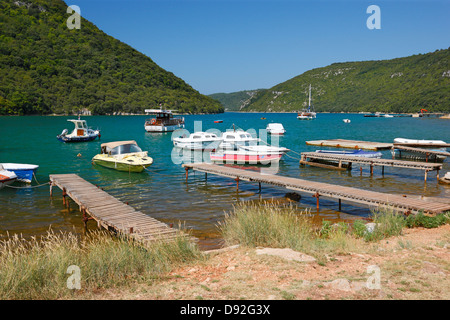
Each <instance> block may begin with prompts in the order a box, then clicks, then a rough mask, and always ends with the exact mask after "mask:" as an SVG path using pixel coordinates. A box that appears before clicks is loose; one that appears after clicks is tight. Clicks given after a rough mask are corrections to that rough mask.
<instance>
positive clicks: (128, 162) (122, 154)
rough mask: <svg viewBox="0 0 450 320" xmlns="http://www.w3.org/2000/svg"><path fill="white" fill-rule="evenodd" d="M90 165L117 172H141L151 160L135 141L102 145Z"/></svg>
mask: <svg viewBox="0 0 450 320" xmlns="http://www.w3.org/2000/svg"><path fill="white" fill-rule="evenodd" d="M92 163H93V164H96V165H100V166H103V167H106V168H111V169H115V170H118V171H127V172H142V171H144V170H145V168H147V167H149V166H150V165H151V164H152V163H153V159H152V158H151V157H149V156H148V152H147V151H142V149H141V148H140V147H139V146H138V145H137V143H136V141H134V140H129V141H115V142H108V143H102V145H101V153H100V154H97V155H96V156H95V157H94V158H92Z"/></svg>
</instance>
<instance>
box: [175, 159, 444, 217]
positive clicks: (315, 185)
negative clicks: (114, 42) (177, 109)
mask: <svg viewBox="0 0 450 320" xmlns="http://www.w3.org/2000/svg"><path fill="white" fill-rule="evenodd" d="M183 167H184V168H185V169H186V173H187V172H188V170H189V169H192V170H194V171H200V172H204V173H211V174H215V175H219V176H223V177H228V178H232V179H235V180H236V181H239V180H244V181H252V182H258V183H267V184H272V185H276V186H281V187H284V188H286V189H290V190H295V191H299V192H306V193H311V194H313V195H317V196H325V197H329V198H334V199H339V200H345V201H349V202H353V203H359V204H363V205H369V206H374V207H385V208H394V209H397V210H402V211H405V212H410V213H417V212H419V211H424V212H428V213H432V214H437V213H442V212H445V211H449V210H450V204H446V203H436V202H428V201H425V200H420V199H415V198H408V197H404V196H402V195H395V194H387V193H381V192H374V191H369V190H363V189H357V188H352V187H345V186H338V185H333V184H329V183H323V182H314V181H309V180H304V179H298V178H291V177H284V176H278V175H272V174H262V173H259V172H255V171H249V170H243V169H237V168H231V167H227V166H220V165H215V164H208V163H192V164H183ZM318 203H319V200H318V197H317V204H318Z"/></svg>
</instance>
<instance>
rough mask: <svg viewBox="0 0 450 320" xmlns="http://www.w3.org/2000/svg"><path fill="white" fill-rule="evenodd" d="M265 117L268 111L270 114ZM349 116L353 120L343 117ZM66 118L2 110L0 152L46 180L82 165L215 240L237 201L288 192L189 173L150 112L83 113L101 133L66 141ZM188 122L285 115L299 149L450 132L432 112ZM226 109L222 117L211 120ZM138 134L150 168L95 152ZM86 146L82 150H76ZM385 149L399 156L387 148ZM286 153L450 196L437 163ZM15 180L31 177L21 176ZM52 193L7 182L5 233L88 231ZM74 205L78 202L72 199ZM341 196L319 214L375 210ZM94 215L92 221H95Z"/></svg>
mask: <svg viewBox="0 0 450 320" xmlns="http://www.w3.org/2000/svg"><path fill="white" fill-rule="evenodd" d="M261 117H266V118H267V119H265V120H262V119H261ZM344 118H349V119H350V120H351V123H350V124H345V123H343V122H342V119H344ZM66 119H74V117H40V116H29V117H0V133H1V134H0V162H15V163H32V164H38V165H39V169H38V171H37V180H38V182H39V183H44V182H47V181H48V180H49V174H52V173H53V174H56V173H77V174H79V175H80V176H81V177H82V178H84V179H86V180H88V181H89V182H91V183H93V184H96V185H99V186H101V187H102V188H104V190H105V191H106V192H108V193H110V194H111V195H113V196H115V197H116V198H118V199H120V200H121V201H123V202H128V203H129V204H130V205H132V206H133V207H134V208H136V209H137V210H140V211H142V212H144V213H146V214H148V215H150V216H152V217H154V218H156V219H159V220H162V221H164V222H167V223H174V225H178V223H179V222H180V221H181V222H182V223H183V224H184V225H185V226H186V227H188V228H191V229H192V230H193V233H194V235H195V236H198V237H199V238H200V239H201V244H202V245H203V246H205V247H208V246H214V245H215V244H217V243H218V242H220V239H218V235H217V229H216V224H217V223H218V222H219V221H221V220H222V219H223V217H224V212H227V211H230V210H231V209H232V205H233V203H236V201H260V200H261V199H263V200H268V199H279V200H283V199H284V196H285V194H286V192H287V191H286V190H284V189H282V188H277V187H273V186H269V185H263V189H262V194H261V195H260V194H258V185H257V184H252V183H245V182H241V183H240V192H239V193H237V192H236V187H235V182H234V181H233V180H231V179H225V178H220V177H216V176H213V175H209V176H208V181H207V183H206V182H205V179H204V175H203V174H196V175H194V174H193V173H192V172H191V173H190V175H189V183H188V184H186V183H185V175H184V169H183V168H182V167H181V165H180V164H174V163H173V162H172V158H171V154H172V149H173V144H172V141H171V137H172V134H171V133H166V134H152V133H147V132H145V130H144V121H145V119H146V117H145V116H92V117H84V119H86V120H87V122H88V125H89V126H91V127H93V128H97V127H99V128H100V129H101V130H102V138H101V140H95V141H92V142H87V143H78V144H64V143H61V142H59V141H57V140H56V135H57V134H59V133H61V131H62V130H63V129H64V128H68V129H69V131H71V130H72V129H73V128H72V124H71V123H69V122H67V121H66ZM185 119H186V129H187V130H189V131H190V132H192V131H193V129H194V121H202V128H203V130H206V129H211V128H216V129H218V130H220V131H225V130H226V129H229V128H231V126H232V124H233V123H234V124H236V125H237V126H238V127H240V128H243V129H245V130H247V129H250V128H253V129H255V130H257V131H258V130H259V129H264V128H265V127H266V125H267V123H268V122H280V123H283V125H284V127H285V128H286V130H287V133H286V135H285V136H283V137H281V138H280V146H284V147H287V148H289V149H291V150H293V151H295V152H297V153H300V152H304V151H314V150H316V149H317V147H314V146H307V145H306V144H305V141H307V140H315V139H336V138H342V139H356V140H367V141H378V142H392V140H393V139H394V138H397V137H403V138H411V139H439V140H441V139H442V140H444V141H447V142H450V121H449V120H443V119H442V120H441V119H432V118H426V119H425V118H424V119H422V118H365V117H363V115H360V114H318V117H317V119H316V120H314V121H299V120H297V119H296V115H295V114H292V113H285V114H269V113H226V114H220V115H193V116H185ZM218 119H221V120H223V123H219V124H216V123H214V122H213V121H214V120H218ZM117 140H136V142H137V143H138V144H139V146H140V147H141V148H142V149H143V150H148V151H149V155H150V156H151V157H152V158H153V159H154V164H153V165H152V166H151V167H150V170H151V172H145V171H144V172H143V173H131V174H130V173H126V172H119V171H115V170H111V169H106V168H101V167H96V166H93V165H92V164H91V159H92V157H93V156H94V155H96V154H97V153H99V150H100V144H101V143H102V142H109V141H117ZM78 154H81V157H77V155H78ZM383 154H384V157H386V158H391V155H390V152H389V151H383ZM288 155H289V156H290V157H284V158H283V160H282V161H281V162H280V168H279V174H281V175H287V176H291V177H299V178H302V179H309V180H314V181H321V182H328V183H335V184H339V185H346V186H352V187H356V188H364V189H370V190H374V191H381V192H386V193H400V194H416V195H424V196H434V197H450V188H449V187H448V186H444V185H439V184H437V183H436V180H435V179H434V177H435V175H434V173H431V174H430V175H429V178H428V183H427V184H425V183H424V181H423V171H421V170H409V169H399V168H393V169H390V168H386V169H385V174H384V176H381V168H375V169H374V170H375V174H374V176H373V177H370V174H369V170H368V168H367V167H363V170H364V171H363V175H362V176H360V171H359V167H358V166H354V169H353V170H352V171H351V172H337V171H334V170H327V169H322V168H314V167H308V166H306V167H299V165H298V160H299V157H300V156H299V155H298V154H296V153H293V152H290V153H289V154H288ZM447 171H450V164H449V160H448V159H447V160H446V162H445V163H444V170H443V172H442V173H441V174H444V173H445V172H447ZM36 184H37V182H36V181H34V182H33V185H36ZM15 186H26V185H23V184H17V183H16V184H15ZM53 190H54V196H53V199H50V197H49V188H48V186H44V187H39V188H24V189H12V188H4V189H2V190H0V236H2V235H3V236H4V235H5V234H6V232H7V231H8V232H9V233H10V234H11V233H23V234H24V235H39V234H42V233H43V232H46V231H47V230H48V229H49V227H52V228H53V229H54V230H73V228H75V230H76V231H77V232H81V231H82V222H81V215H80V213H79V212H78V211H77V210H74V209H72V210H71V211H70V212H69V211H68V210H67V209H64V207H63V206H62V201H61V192H60V190H59V189H58V188H54V189H53ZM298 205H299V211H300V210H301V209H304V208H310V209H311V210H312V212H314V213H315V212H317V211H316V209H315V198H313V197H311V196H310V195H308V194H303V195H302V199H301V202H300V203H299V204H298ZM74 207H75V205H72V208H74ZM336 210H337V203H336V202H335V201H331V200H330V201H327V200H326V199H321V208H320V211H319V212H317V215H318V217H323V218H326V219H329V220H332V219H333V220H334V219H336V220H337V219H342V220H352V219H355V218H356V217H359V216H367V215H368V214H369V213H370V210H369V209H368V208H362V207H359V206H353V205H351V204H346V203H343V206H342V212H337V211H336ZM92 225H94V223H92Z"/></svg>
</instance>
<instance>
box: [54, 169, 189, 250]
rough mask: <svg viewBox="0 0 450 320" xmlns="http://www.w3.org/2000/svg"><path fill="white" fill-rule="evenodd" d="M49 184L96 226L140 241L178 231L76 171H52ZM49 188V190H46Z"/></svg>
mask: <svg viewBox="0 0 450 320" xmlns="http://www.w3.org/2000/svg"><path fill="white" fill-rule="evenodd" d="M50 182H51V186H57V187H59V188H60V189H61V190H63V202H65V196H66V195H67V196H69V197H70V198H71V199H72V200H73V201H74V202H75V203H77V204H78V206H79V207H80V210H81V211H83V210H84V212H85V213H86V214H88V215H89V216H91V217H92V218H93V219H95V220H96V221H97V223H98V225H99V226H102V227H104V228H106V229H113V230H115V231H117V232H119V233H122V234H126V235H129V236H131V237H133V238H134V239H136V240H139V241H142V242H151V241H155V240H170V239H174V238H176V237H177V236H179V235H180V234H181V233H180V231H178V230H177V229H172V228H170V227H169V226H168V225H167V224H165V223H163V222H160V221H158V220H156V219H154V218H152V217H149V216H148V215H146V214H144V213H142V212H140V211H136V210H135V209H134V208H133V207H131V206H129V205H127V204H125V203H123V202H121V201H119V200H118V199H116V198H114V197H113V196H111V195H109V194H108V193H106V192H105V191H103V190H101V189H100V188H98V187H96V186H94V185H93V184H91V183H89V182H88V181H86V180H84V179H83V178H81V177H79V176H78V175H76V174H52V175H50ZM50 192H51V191H50Z"/></svg>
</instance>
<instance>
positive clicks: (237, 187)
mask: <svg viewBox="0 0 450 320" xmlns="http://www.w3.org/2000/svg"><path fill="white" fill-rule="evenodd" d="M234 180H235V181H236V191H239V177H237V178H236V179H234Z"/></svg>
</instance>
